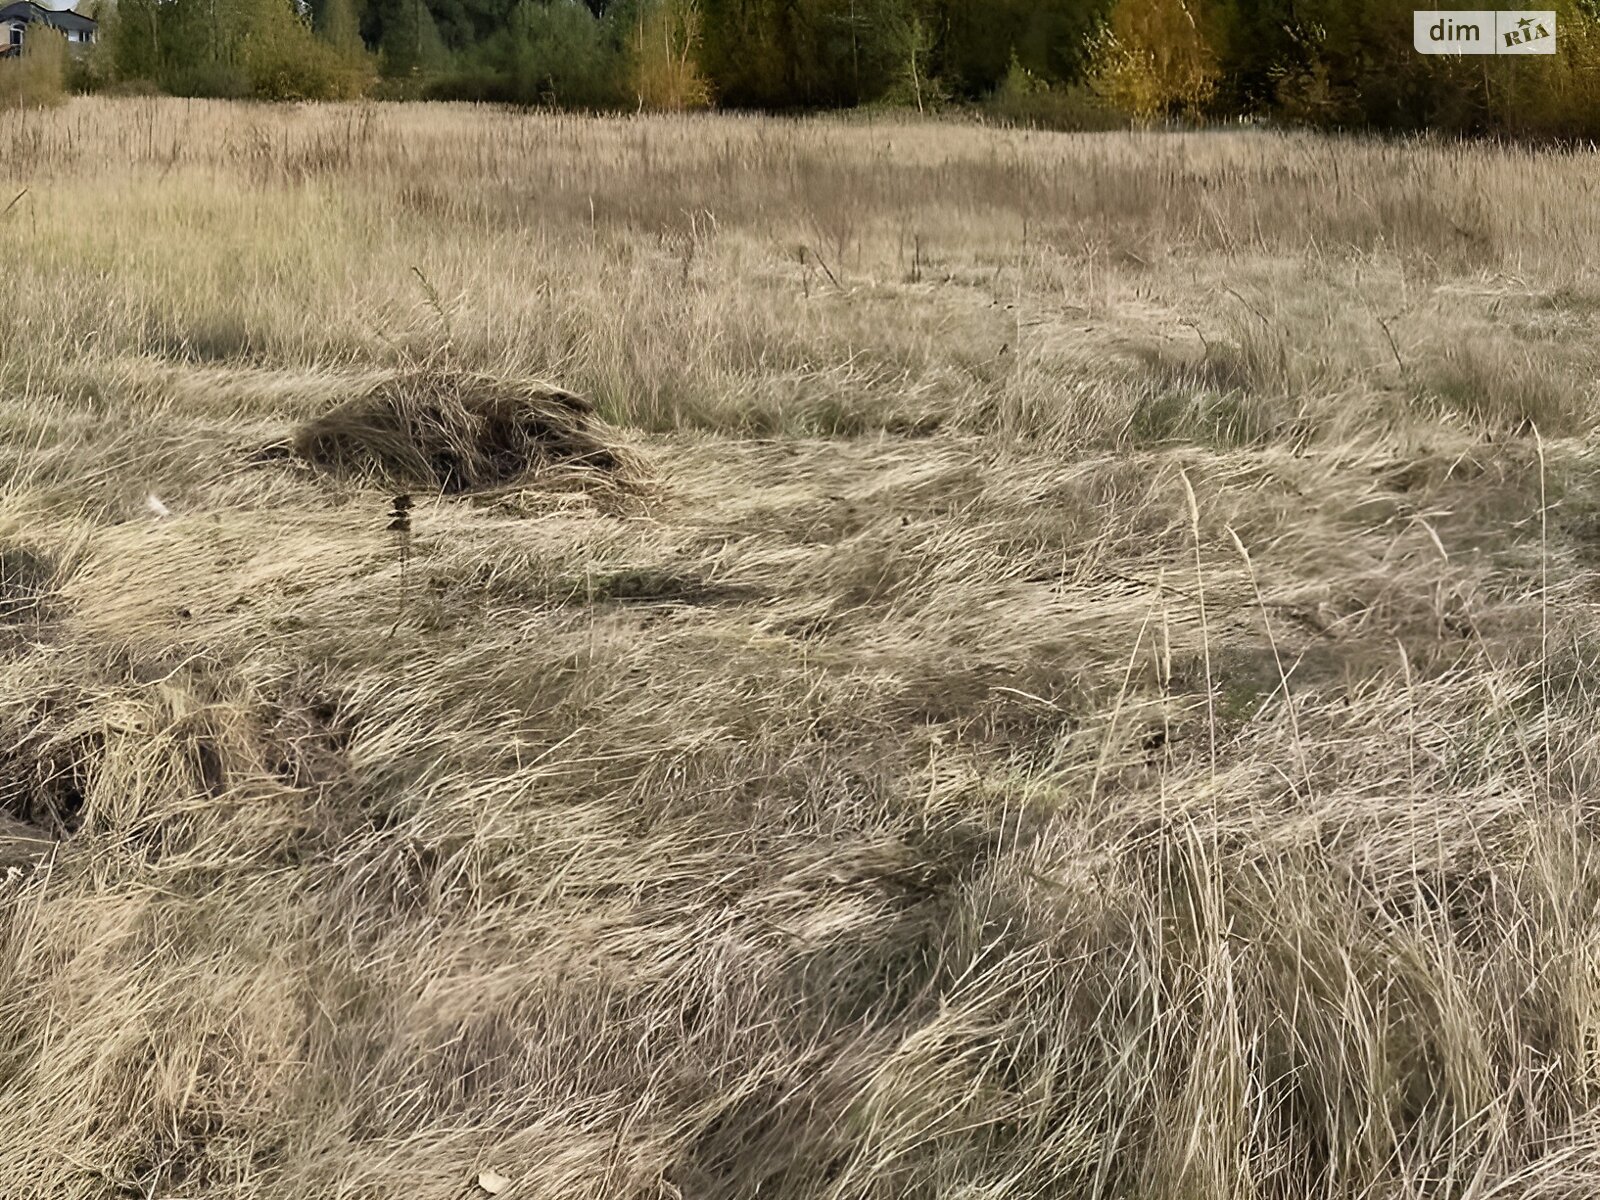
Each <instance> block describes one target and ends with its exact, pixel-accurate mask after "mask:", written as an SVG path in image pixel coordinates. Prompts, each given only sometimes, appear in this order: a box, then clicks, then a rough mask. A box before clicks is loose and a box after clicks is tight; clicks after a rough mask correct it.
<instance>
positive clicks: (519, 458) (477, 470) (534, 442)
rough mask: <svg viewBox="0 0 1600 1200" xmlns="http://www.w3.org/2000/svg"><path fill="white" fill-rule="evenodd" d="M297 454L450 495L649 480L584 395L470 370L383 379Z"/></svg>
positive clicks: (301, 437) (313, 430)
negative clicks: (551, 481) (591, 480)
mask: <svg viewBox="0 0 1600 1200" xmlns="http://www.w3.org/2000/svg"><path fill="white" fill-rule="evenodd" d="M294 449H295V452H296V453H297V454H299V455H300V457H302V458H303V459H305V460H306V461H307V462H309V463H310V464H312V465H313V466H315V467H318V468H320V469H322V470H326V471H331V472H334V473H336V474H341V475H357V476H364V477H367V478H369V479H373V480H381V481H383V482H385V483H387V484H390V485H393V486H396V487H411V488H419V489H420V488H430V489H431V488H437V489H438V490H440V491H442V492H448V493H460V492H474V491H482V490H484V489H487V488H494V487H499V486H503V485H506V484H510V483H513V482H515V481H517V480H519V479H521V478H522V477H523V476H526V475H529V474H532V473H535V472H540V473H542V472H544V471H547V470H549V469H551V468H560V469H562V470H578V471H585V472H594V473H596V474H597V475H601V476H604V477H606V478H607V479H608V481H609V482H610V483H612V484H613V485H616V484H622V485H628V484H632V483H636V482H641V481H642V480H643V477H644V473H645V469H644V464H643V461H642V460H641V459H640V458H639V456H638V455H637V454H635V453H633V452H632V451H630V450H628V449H627V448H626V447H624V446H622V445H620V444H619V443H618V442H617V441H616V440H615V438H614V437H613V436H612V435H611V431H610V430H609V429H608V428H607V426H606V425H605V423H604V422H603V421H601V420H600V419H599V418H597V417H596V416H595V415H594V408H593V406H592V405H591V404H590V403H589V402H588V401H587V400H585V399H583V398H582V397H581V396H575V395H573V394H572V393H571V392H568V391H565V390H563V389H562V388H558V387H554V386H552V385H550V384H546V383H538V382H533V381H525V380H507V379H498V378H495V377H493V376H490V375H480V374H475V373H471V372H464V371H439V370H418V371H411V372H407V373H404V374H400V375H396V376H394V377H393V378H391V379H387V380H385V381H384V382H382V383H380V384H379V385H378V386H377V387H375V388H373V389H372V390H371V391H370V392H368V393H367V394H366V395H364V396H361V397H358V398H357V399H354V400H349V401H346V402H345V403H343V404H340V405H339V406H337V407H336V408H334V409H332V410H331V411H329V412H327V413H325V414H323V415H322V416H321V417H318V418H317V419H316V420H314V421H310V422H308V423H307V424H305V425H302V426H301V427H300V429H299V430H298V431H297V432H296V434H295V438H294Z"/></svg>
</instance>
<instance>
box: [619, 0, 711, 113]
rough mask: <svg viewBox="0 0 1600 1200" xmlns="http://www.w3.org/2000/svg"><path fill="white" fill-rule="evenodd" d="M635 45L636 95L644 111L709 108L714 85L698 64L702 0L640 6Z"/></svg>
mask: <svg viewBox="0 0 1600 1200" xmlns="http://www.w3.org/2000/svg"><path fill="white" fill-rule="evenodd" d="M631 42H632V44H631V46H630V50H631V51H632V55H631V60H632V61H631V66H632V75H633V90H634V93H635V95H637V97H638V99H639V107H640V108H642V109H646V108H647V109H658V110H664V111H669V112H682V111H684V110H687V109H695V108H709V107H710V106H711V85H710V83H709V82H708V81H707V80H706V77H705V76H704V75H703V74H702V73H701V71H700V64H699V61H698V55H699V51H700V5H699V3H698V0H649V2H648V3H645V4H642V5H641V6H640V8H639V20H638V23H637V24H636V25H635V26H634V30H633V35H632V39H631Z"/></svg>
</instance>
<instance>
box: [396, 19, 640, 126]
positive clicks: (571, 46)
mask: <svg viewBox="0 0 1600 1200" xmlns="http://www.w3.org/2000/svg"><path fill="white" fill-rule="evenodd" d="M608 32H609V31H608V29H607V27H606V25H605V23H603V22H602V21H600V20H599V19H598V18H596V17H595V16H594V14H593V13H591V12H590V11H589V9H588V7H587V6H586V5H584V4H582V3H580V2H579V0H552V3H550V4H539V3H535V2H534V0H520V3H518V4H517V6H516V7H515V8H513V9H512V10H511V19H510V21H509V22H508V23H507V26H506V28H505V29H503V30H501V31H499V32H498V33H496V34H495V35H493V36H492V37H490V38H489V39H488V40H487V41H485V42H484V43H483V45H482V46H481V47H480V48H479V49H478V51H477V52H476V53H473V54H471V55H468V56H465V61H464V62H463V63H462V65H461V66H460V68H459V69H457V70H456V71H454V72H452V73H451V74H448V75H446V76H444V77H443V78H441V79H439V80H438V81H437V82H436V83H434V84H433V85H432V86H430V87H428V89H427V95H429V96H430V97H433V98H436V99H441V100H491V101H499V102H504V103H510V104H554V105H560V106H562V107H565V108H615V107H617V106H618V105H620V104H622V103H625V102H626V100H627V97H626V96H625V95H624V94H623V91H622V78H623V70H622V66H623V64H622V62H621V61H620V50H619V48H618V47H617V46H616V44H615V43H614V41H613V40H612V39H611V38H609V37H608V36H607V33H608Z"/></svg>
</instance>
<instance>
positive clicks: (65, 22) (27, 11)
mask: <svg viewBox="0 0 1600 1200" xmlns="http://www.w3.org/2000/svg"><path fill="white" fill-rule="evenodd" d="M19 18H20V19H21V20H24V21H43V22H44V23H45V24H46V25H51V26H54V27H55V28H57V29H93V28H95V26H96V25H97V24H98V22H97V21H95V20H94V19H93V18H92V17H86V16H84V15H83V14H82V13H78V12H73V11H72V10H71V9H70V8H68V9H62V10H59V11H57V10H55V9H49V8H41V7H40V6H39V5H37V4H35V3H33V0H15V3H12V4H7V5H5V6H4V7H3V8H0V21H15V20H17V19H19Z"/></svg>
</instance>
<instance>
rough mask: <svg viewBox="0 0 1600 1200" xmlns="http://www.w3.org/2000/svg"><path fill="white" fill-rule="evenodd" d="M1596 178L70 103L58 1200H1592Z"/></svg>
mask: <svg viewBox="0 0 1600 1200" xmlns="http://www.w3.org/2000/svg"><path fill="white" fill-rule="evenodd" d="M1589 176H1590V166H1589V164H1588V162H1587V161H1586V160H1583V159H1581V158H1578V157H1564V156H1559V155H1547V154H1537V155H1535V154H1527V153H1523V152H1519V151H1510V150H1499V149H1493V148H1487V147H1479V148H1458V147H1444V146H1429V145H1383V144H1377V143H1364V142H1335V141H1324V140H1316V139H1311V138H1305V137H1283V136H1277V135H1268V134H1264V133H1251V134H1245V133H1226V134H1208V135H1192V136H1190V135H1184V136H1176V135H1168V136H1158V135H1148V136H1145V135H1122V134H1119V135H1105V136H1095V137H1081V138H1075V137H1057V136H1046V135H1037V134H1023V133H1018V132H1008V131H1001V130H984V129H978V128H970V127H956V126H937V125H931V124H930V125H904V124H886V123H881V122H880V123H872V122H856V123H841V122H814V123H787V122H779V121H769V120H756V119H747V118H733V117H716V118H707V119H705V120H703V121H690V120H683V121H679V120H670V119H654V118H652V119H645V120H637V121H622V120H615V121H604V122H602V121H583V120H574V119H571V118H556V117H538V116H518V115H511V114H506V113H498V112H491V111H475V110H470V109H466V108H451V107H436V106H410V107H406V108H389V107H384V106H372V107H366V108H339V107H327V108H306V109H290V108H281V109H279V108H258V107H253V106H244V105H238V106H228V105H221V104H202V103H190V102H180V101H159V102H158V101H144V100H123V101H101V100H94V101H90V100H83V101H76V102H74V103H73V104H72V105H71V106H69V107H68V108H66V109H65V110H63V111H61V112H59V113H55V114H48V115H44V116H26V117H21V118H18V119H17V120H16V121H14V122H13V123H12V124H11V125H10V126H9V127H8V128H7V129H6V130H5V131H4V132H3V133H0V187H3V188H4V189H5V190H7V191H8V192H9V193H10V194H16V193H18V192H21V191H22V190H23V189H24V188H26V189H27V194H26V196H24V198H23V199H22V200H21V201H19V202H18V204H17V205H15V206H14V207H13V209H12V210H11V213H10V214H9V216H8V217H6V218H5V219H3V220H0V258H3V261H4V262H5V264H6V265H5V270H4V271H3V273H0V345H3V346H4V348H5V349H4V352H3V355H0V386H3V389H4V391H3V394H0V456H3V458H0V461H3V462H4V465H5V468H6V471H7V478H8V483H7V484H6V486H5V488H4V490H3V493H0V593H3V594H0V813H3V816H0V869H5V870H8V871H9V873H7V874H5V875H4V877H3V882H0V889H3V890H0V1118H3V1119H4V1122H5V1127H6V1128H7V1129H8V1130H11V1131H12V1132H11V1133H10V1134H9V1135H8V1136H7V1137H5V1138H0V1195H5V1196H18V1197H24V1196H26V1197H33V1196H63V1197H83V1198H89V1197H94V1198H97V1200H98V1198H99V1197H108V1196H162V1197H169V1196H170V1197H178V1196H181V1197H185V1198H191V1197H216V1198H219V1200H220V1198H228V1200H235V1198H242V1197H263V1198H265V1197H271V1198H274V1200H276V1198H278V1197H306V1198H307V1200H309V1198H311V1197H324V1196H330V1195H331V1196H341V1197H348V1198H355V1197H373V1198H377V1197H390V1196H396V1195H406V1196H415V1197H437V1198H439V1200H445V1198H447V1197H448V1198H459V1197H461V1196H464V1195H469V1194H471V1190H472V1188H473V1186H474V1182H473V1181H474V1179H475V1178H476V1175H477V1173H478V1172H479V1171H482V1170H485V1169H490V1168H492V1169H494V1170H496V1171H498V1172H500V1173H502V1174H504V1175H505V1176H507V1177H509V1178H510V1179H512V1180H513V1181H514V1187H515V1190H514V1191H513V1192H511V1193H508V1194H511V1195H515V1196H523V1197H563V1198H565V1197H573V1196H595V1197H634V1196H637V1197H656V1196H660V1197H669V1196H670V1197H677V1196H682V1197H714V1196H726V1197H748V1196H753V1195H762V1196H783V1197H837V1198H840V1200H843V1198H845V1197H857V1196H872V1197H883V1198H885V1200H887V1198H889V1197H904V1196H928V1197H933V1196H939V1197H950V1198H952V1200H953V1198H955V1197H963V1198H967V1197H977V1196H994V1197H1000V1196H1005V1197H1013V1196H1041V1197H1047V1196H1073V1197H1079V1196H1083V1197H1087V1196H1097V1195H1098V1196H1105V1197H1129V1198H1132V1197H1140V1198H1141V1200H1143V1198H1150V1197H1158V1198H1159V1197H1167V1198H1170V1200H1180V1198H1182V1200H1191V1198H1205V1200H1244V1198H1245V1197H1285V1198H1288V1197H1303V1196H1312V1195H1314V1196H1328V1197H1384V1198H1387V1197H1394V1198H1399V1197H1407V1198H1410V1197H1423V1196H1426V1197H1435V1196H1437V1197H1447V1196H1448V1197H1462V1198H1468V1197H1470V1198H1471V1200H1487V1198H1488V1197H1491V1196H1492V1197H1496V1198H1501V1200H1503V1198H1508V1197H1518V1198H1531V1197H1535V1196H1542V1197H1550V1198H1555V1197H1569V1196H1574V1195H1582V1194H1586V1193H1587V1192H1589V1191H1593V1190H1595V1189H1596V1187H1597V1185H1600V1125H1597V1123H1596V1121H1597V1117H1596V1110H1595V1103H1596V1099H1597V1083H1600V1079H1597V1075H1596V1059H1595V1054H1596V1046H1597V1037H1600V977H1597V974H1596V971H1597V966H1600V934H1597V933H1596V930H1597V929H1600V923H1597V920H1596V918H1597V917H1600V912H1597V906H1600V865H1597V862H1596V857H1595V851H1596V841H1595V831H1594V819H1595V818H1594V812H1593V801H1592V796H1593V793H1594V785H1595V772H1596V767H1597V765H1600V764H1597V762H1596V749H1595V747H1596V735H1597V733H1600V729H1597V727H1596V717H1595V705H1594V694H1593V689H1592V686H1591V683H1590V679H1591V664H1592V662H1593V659H1594V652H1595V648H1596V641H1595V636H1596V630H1595V624H1594V617H1593V582H1592V572H1593V568H1594V564H1595V561H1596V555H1597V546H1600V526H1597V525H1596V521H1597V519H1600V517H1597V514H1600V497H1597V493H1596V487H1595V484H1594V483H1593V482H1592V480H1593V477H1594V468H1595V462H1594V453H1593V451H1592V449H1591V435H1592V432H1593V427H1594V424H1595V418H1594V413H1595V407H1594V400H1595V397H1594V379H1595V363H1596V350H1597V346H1600V342H1597V322H1600V292H1597V291H1596V290H1595V287H1594V284H1593V280H1594V279H1595V278H1596V275H1595V267H1596V263H1595V261H1594V258H1595V254H1596V250H1595V247H1596V246H1600V238H1596V237H1595V236H1594V235H1595V233H1596V232H1597V231H1596V230H1595V229H1594V228H1593V226H1594V222H1595V219H1596V218H1595V216H1594V212H1595V210H1594V209H1593V206H1592V205H1591V204H1589V203H1587V201H1586V199H1585V198H1586V197H1587V196H1588V195H1589V192H1590V191H1591V190H1592V184H1591V181H1590V178H1589ZM6 198H9V197H6ZM462 371H467V372H488V373H490V374H492V375H494V376H496V377H498V378H501V379H512V380H518V379H544V380H548V381H551V382H552V383H555V384H557V385H560V386H561V387H565V388H570V389H572V390H573V391H575V392H577V393H579V394H581V395H584V396H586V397H588V398H590V399H591V400H593V401H594V402H595V404H596V405H597V407H598V410H599V412H598V415H597V424H596V425H595V426H594V429H593V430H592V431H590V433H589V434H586V436H593V437H595V438H599V439H601V443H600V444H602V445H603V446H614V447H615V448H616V453H617V454H618V455H620V456H622V458H620V459H619V461H626V462H627V463H628V464H630V469H631V470H635V469H636V471H637V477H636V478H630V481H629V485H628V486H627V487H623V486H620V485H619V484H618V483H617V482H616V481H615V480H613V479H610V478H608V477H607V475H606V473H605V472H603V471H593V470H589V471H586V470H582V469H575V468H573V467H572V465H571V464H570V463H561V462H554V461H551V462H546V461H542V460H541V459H540V458H539V457H538V456H537V455H531V456H529V455H524V457H522V458H519V459H518V462H519V463H526V464H527V465H529V466H530V467H531V468H532V469H531V470H529V471H528V472H526V473H524V474H522V475H519V476H517V477H515V478H513V479H503V478H501V477H500V476H499V475H498V474H495V473H491V474H492V475H493V478H492V480H491V479H490V478H489V477H488V476H486V477H485V481H477V483H483V484H484V485H483V486H477V485H476V483H475V484H474V486H463V487H450V488H448V489H447V488H445V487H443V486H441V488H440V489H439V490H438V491H437V492H436V493H430V492H427V491H424V490H421V489H418V488H416V487H413V491H414V492H415V496H414V498H415V501H416V504H415V508H414V509H413V510H412V511H411V527H412V528H411V532H410V534H409V540H408V541H407V543H406V547H405V549H406V552H407V554H408V561H407V563H406V566H405V572H406V575H405V580H404V583H403V584H402V577H401V572H402V564H401V547H400V545H399V542H398V539H397V537H396V535H394V534H392V533H390V532H388V531H386V524H387V522H388V520H389V516H388V514H389V509H390V502H391V495H392V491H393V490H394V489H393V488H392V487H389V486H387V485H388V484H389V483H390V482H392V481H391V480H389V479H387V478H381V477H379V475H378V474H368V475H363V474H362V473H361V472H360V471H359V470H356V471H345V470H340V471H328V470H319V469H316V467H315V465H314V464H309V463H307V462H305V461H303V460H302V459H300V458H298V457H297V456H296V455H295V454H294V453H293V452H292V447H293V446H294V445H295V438H296V433H297V431H302V430H305V429H307V428H310V427H311V426H310V425H309V423H311V422H315V421H316V420H318V419H319V418H321V417H323V416H325V414H327V413H328V412H330V411H332V410H334V409H335V408H336V407H337V406H338V405H341V404H346V403H348V402H350V401H352V400H355V399H358V398H360V397H364V396H369V395H386V394H391V393H389V392H385V389H386V388H393V387H394V386H397V385H395V384H394V383H393V381H394V380H396V379H399V380H401V381H409V382H407V383H405V386H406V387H413V388H415V387H421V386H422V384H421V383H419V381H431V382H427V387H428V388H434V387H437V388H440V389H444V391H448V385H449V381H450V380H452V379H457V378H459V376H458V375H456V374H452V373H454V372H462ZM375 389H376V391H375ZM424 390H425V391H426V388H425V389H424ZM408 394H409V393H408ZM427 394H429V395H432V394H433V393H432V392H428V393H427ZM441 394H442V393H441ZM436 409H438V406H437V405H435V406H434V407H433V408H427V407H426V406H424V407H423V409H419V410H416V411H415V412H413V411H412V410H410V409H408V410H407V411H408V412H410V413H411V418H408V419H414V420H413V425H412V426H408V428H416V429H422V426H420V425H416V424H415V421H416V420H421V421H424V422H433V424H434V425H439V424H440V422H441V421H443V419H444V418H443V417H441V416H440V415H439V412H438V411H435V410H436ZM440 411H442V410H440ZM417 412H421V413H422V414H423V415H422V416H421V417H417V415H416V414H417ZM429 414H432V415H429ZM428 428H429V429H432V428H433V426H429V427H428ZM447 432H448V434H449V436H450V437H451V438H459V437H460V436H462V435H461V434H460V431H459V429H458V428H457V427H456V426H454V425H452V426H451V427H450V429H449V430H448V431H447ZM394 435H395V431H394V430H393V429H391V428H388V427H387V426H386V427H385V429H384V436H385V437H388V438H392V437H393V436H394ZM427 436H428V437H432V436H433V434H432V433H429V434H428V435H427ZM422 443H423V444H422V445H420V446H419V453H420V454H421V457H420V458H419V459H418V460H417V461H418V462H420V463H422V464H423V466H424V467H427V468H429V469H432V467H431V465H430V464H435V458H434V457H433V456H436V455H437V453H438V451H437V449H436V447H435V446H434V443H433V442H431V441H428V440H427V438H426V437H424V438H422ZM584 444H585V446H586V447H587V448H588V450H587V451H586V452H588V453H590V454H591V457H592V453H593V451H594V445H593V444H592V443H589V442H585V443H584ZM452 445H453V443H452ZM273 448H278V449H273ZM451 453H455V450H454V449H452V450H451ZM357 458H359V456H357ZM343 461H345V460H343V459H341V462H343ZM351 461H355V460H351ZM407 461H409V460H407ZM452 461H454V460H452ZM635 464H636V466H635ZM435 465H436V464H435ZM380 474H381V473H380ZM440 478H449V479H453V478H455V476H452V475H448V474H447V475H442V476H440ZM486 481H487V482H486ZM490 483H492V486H490V485H489V484H490ZM151 496H154V497H156V498H157V499H158V500H159V502H160V506H161V508H164V509H165V510H166V511H167V514H168V515H165V516H158V515H156V510H155V509H153V508H152V506H151V504H150V500H149V497H151ZM1191 496H1192V499H1193V503H1192V506H1191ZM13 863H15V864H17V865H16V866H15V869H11V868H12V864H13Z"/></svg>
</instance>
